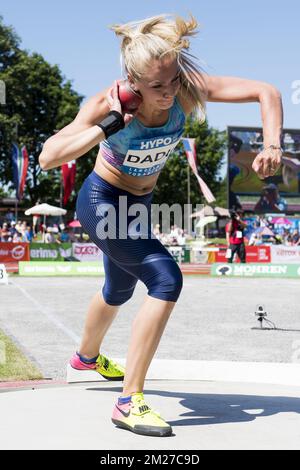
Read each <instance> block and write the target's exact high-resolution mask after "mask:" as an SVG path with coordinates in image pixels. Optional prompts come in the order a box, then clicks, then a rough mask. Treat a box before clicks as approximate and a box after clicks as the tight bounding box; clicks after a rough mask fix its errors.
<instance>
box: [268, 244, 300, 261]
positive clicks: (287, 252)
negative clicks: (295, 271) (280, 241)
mask: <svg viewBox="0 0 300 470" xmlns="http://www.w3.org/2000/svg"><path fill="white" fill-rule="evenodd" d="M271 262H272V263H288V264H300V246H285V245H272V246H271Z"/></svg>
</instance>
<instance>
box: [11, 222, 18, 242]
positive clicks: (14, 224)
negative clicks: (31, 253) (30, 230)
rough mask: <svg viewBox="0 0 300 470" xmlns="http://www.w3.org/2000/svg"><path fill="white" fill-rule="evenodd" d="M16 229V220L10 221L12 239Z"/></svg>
mask: <svg viewBox="0 0 300 470" xmlns="http://www.w3.org/2000/svg"><path fill="white" fill-rule="evenodd" d="M16 231H17V230H16V222H15V221H14V220H12V221H11V223H10V228H9V232H10V235H11V239H13V236H14V234H15V233H16Z"/></svg>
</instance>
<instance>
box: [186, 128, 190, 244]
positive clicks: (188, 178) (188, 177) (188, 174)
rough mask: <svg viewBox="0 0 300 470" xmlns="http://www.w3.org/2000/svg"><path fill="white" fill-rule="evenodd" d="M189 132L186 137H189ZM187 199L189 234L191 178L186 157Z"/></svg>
mask: <svg viewBox="0 0 300 470" xmlns="http://www.w3.org/2000/svg"><path fill="white" fill-rule="evenodd" d="M189 137H190V136H189V134H188V135H187V138H188V139H189ZM187 192H188V194H187V199H188V234H189V235H191V207H190V204H191V178H190V163H189V160H188V159H187Z"/></svg>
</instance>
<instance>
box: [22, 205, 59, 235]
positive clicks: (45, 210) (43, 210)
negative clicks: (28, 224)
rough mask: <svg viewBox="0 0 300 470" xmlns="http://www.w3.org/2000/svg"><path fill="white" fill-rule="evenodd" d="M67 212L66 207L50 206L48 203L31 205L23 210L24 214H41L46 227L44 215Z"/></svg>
mask: <svg viewBox="0 0 300 470" xmlns="http://www.w3.org/2000/svg"><path fill="white" fill-rule="evenodd" d="M66 213H67V211H66V209H62V208H61V207H56V206H51V205H50V204H37V205H36V206H33V207H31V208H30V209H27V211H25V215H43V216H44V226H45V227H46V217H47V215H50V216H51V215H52V216H53V215H65V214H66ZM43 241H45V232H44V231H43Z"/></svg>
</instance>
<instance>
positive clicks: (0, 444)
mask: <svg viewBox="0 0 300 470" xmlns="http://www.w3.org/2000/svg"><path fill="white" fill-rule="evenodd" d="M120 392H121V388H120V387H119V386H117V385H113V386H112V385H111V383H109V382H103V383H101V384H99V383H98V384H95V383H89V384H84V385H82V384H77V385H74V384H73V385H66V386H61V385H59V386H38V387H37V388H36V389H34V390H32V389H28V390H21V389H19V390H17V391H15V390H13V391H5V390H2V391H1V392H0V416H1V429H0V448H1V449H98V450H101V449H126V450H127V449H128V450H131V449H143V450H146V449H157V450H160V449H164V450H168V449H170V450H178V449H197V450H201V449H299V448H300V387H287V386H285V387H283V386H274V385H261V384H240V383H235V384H233V383H226V382H203V381H188V380H185V381H163V380H161V381H147V383H146V392H145V397H146V401H147V403H149V404H150V405H151V406H152V407H153V408H154V409H156V410H158V411H159V412H160V413H161V415H162V416H163V417H164V418H165V419H166V420H167V421H168V422H169V423H170V424H171V426H172V428H173V436H171V437H166V438H157V437H147V436H139V435H136V434H133V433H131V432H129V431H126V430H122V429H119V428H116V427H115V426H114V425H113V424H112V423H111V421H110V418H111V411H112V407H113V404H114V401H115V400H116V399H117V397H118V395H119V394H120ZM119 455H120V454H119Z"/></svg>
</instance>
